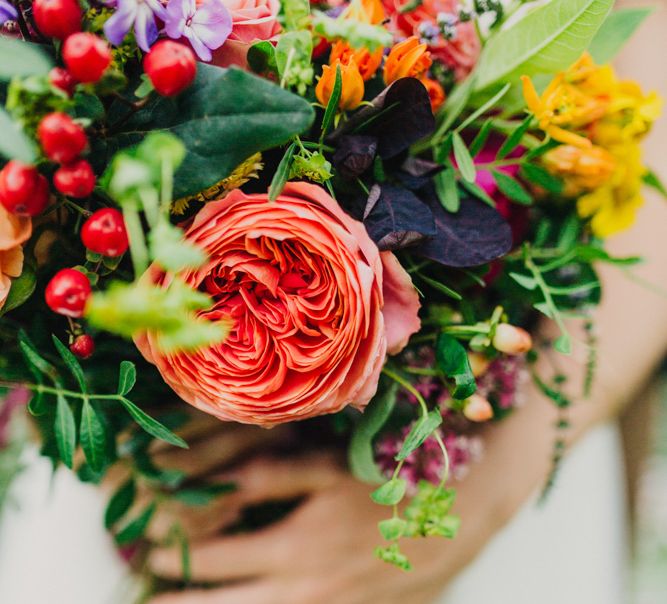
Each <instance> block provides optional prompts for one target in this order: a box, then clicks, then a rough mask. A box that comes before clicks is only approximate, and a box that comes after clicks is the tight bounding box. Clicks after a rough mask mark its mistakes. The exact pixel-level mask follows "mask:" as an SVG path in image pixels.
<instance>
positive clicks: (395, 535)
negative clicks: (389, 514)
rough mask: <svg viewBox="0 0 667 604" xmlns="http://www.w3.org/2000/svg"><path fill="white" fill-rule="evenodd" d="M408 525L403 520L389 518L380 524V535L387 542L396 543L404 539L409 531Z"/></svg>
mask: <svg viewBox="0 0 667 604" xmlns="http://www.w3.org/2000/svg"><path fill="white" fill-rule="evenodd" d="M407 528H408V523H407V522H406V521H405V520H403V518H398V517H395V518H388V519H387V520H381V521H380V522H379V523H378V529H379V530H380V534H381V535H382V536H383V537H384V538H385V539H386V540H387V541H395V540H397V539H400V538H401V537H403V536H404V535H405V533H406V531H407Z"/></svg>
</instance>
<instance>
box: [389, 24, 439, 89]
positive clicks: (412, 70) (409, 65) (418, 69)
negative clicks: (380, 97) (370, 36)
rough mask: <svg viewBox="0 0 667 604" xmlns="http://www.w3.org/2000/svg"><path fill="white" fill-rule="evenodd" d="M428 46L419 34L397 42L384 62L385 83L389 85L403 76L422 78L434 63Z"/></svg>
mask: <svg viewBox="0 0 667 604" xmlns="http://www.w3.org/2000/svg"><path fill="white" fill-rule="evenodd" d="M426 48H427V46H426V44H420V43H419V40H418V39H417V36H411V37H410V38H408V39H407V40H403V42H400V43H399V44H396V46H394V48H392V49H391V52H390V53H389V56H388V57H387V60H386V62H385V64H384V83H385V84H387V86H388V85H389V84H391V83H392V82H395V81H396V80H400V79H401V78H421V77H422V76H423V75H424V74H425V73H426V71H427V69H428V68H429V67H430V66H431V63H432V61H431V53H430V52H428V50H426Z"/></svg>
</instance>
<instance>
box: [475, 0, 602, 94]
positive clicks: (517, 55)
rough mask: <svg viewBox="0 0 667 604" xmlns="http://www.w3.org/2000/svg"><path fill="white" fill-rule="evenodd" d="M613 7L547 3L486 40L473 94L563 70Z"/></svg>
mask: <svg viewBox="0 0 667 604" xmlns="http://www.w3.org/2000/svg"><path fill="white" fill-rule="evenodd" d="M613 4H614V0H552V1H551V2H547V3H546V4H542V5H541V6H538V7H536V8H535V9H533V10H532V11H529V12H528V13H527V14H526V15H525V16H524V17H523V18H522V19H520V20H518V21H516V22H515V23H514V24H513V25H511V26H509V27H506V28H504V29H501V30H499V31H498V32H497V33H495V34H494V35H492V36H491V37H490V38H489V40H488V41H487V43H486V45H485V47H484V51H483V53H482V56H481V58H480V61H479V63H478V64H477V69H476V70H475V73H476V77H477V79H476V84H475V90H483V89H485V88H488V87H489V86H492V85H494V84H496V83H499V82H514V81H516V80H517V79H518V78H519V76H521V75H528V76H531V75H534V74H539V73H556V72H558V71H562V70H563V69H566V68H567V67H568V66H569V65H571V64H572V63H574V61H576V60H577V59H578V58H579V57H580V56H581V53H582V52H584V51H585V50H586V48H588V45H589V44H590V42H591V40H592V39H593V37H594V36H595V34H596V32H597V31H598V29H599V28H600V26H601V25H602V23H603V22H604V20H605V18H606V16H607V15H608V14H609V11H610V10H611V8H612V6H613Z"/></svg>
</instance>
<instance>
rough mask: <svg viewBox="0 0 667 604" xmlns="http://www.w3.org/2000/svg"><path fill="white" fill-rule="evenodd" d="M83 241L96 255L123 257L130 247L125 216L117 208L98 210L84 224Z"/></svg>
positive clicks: (82, 230)
mask: <svg viewBox="0 0 667 604" xmlns="http://www.w3.org/2000/svg"><path fill="white" fill-rule="evenodd" d="M81 241H83V245H85V246H86V248H87V249H89V250H90V251H91V252H95V253H96V254H102V256H111V257H113V258H115V257H117V256H122V255H123V254H124V253H125V252H126V251H127V248H128V246H129V245H130V242H129V240H128V238H127V231H126V230H125V221H124V220H123V214H122V213H121V212H119V211H118V210H116V209H115V208H104V209H103V210H97V212H95V213H94V214H93V215H92V216H91V217H90V218H89V219H88V220H86V222H85V223H84V225H83V228H82V229H81Z"/></svg>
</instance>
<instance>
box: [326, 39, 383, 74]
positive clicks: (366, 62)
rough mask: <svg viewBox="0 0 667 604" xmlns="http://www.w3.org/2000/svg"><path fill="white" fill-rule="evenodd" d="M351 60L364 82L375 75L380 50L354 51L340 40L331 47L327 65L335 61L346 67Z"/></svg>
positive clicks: (380, 55) (358, 49)
mask: <svg viewBox="0 0 667 604" xmlns="http://www.w3.org/2000/svg"><path fill="white" fill-rule="evenodd" d="M352 60H354V62H355V63H356V64H357V68H358V69H359V73H360V74H361V77H362V78H363V79H364V82H366V81H368V80H370V79H371V78H372V77H373V76H374V75H375V72H376V71H377V70H378V67H380V63H382V48H378V49H377V50H376V51H375V52H373V53H371V52H369V51H368V49H366V48H357V49H354V48H352V47H351V46H350V45H349V44H347V43H346V42H343V41H342V40H339V41H338V42H336V43H335V44H334V45H333V47H332V49H331V56H330V57H329V63H331V64H334V63H335V62H336V61H340V62H341V65H347V64H349V63H350V61H352Z"/></svg>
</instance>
